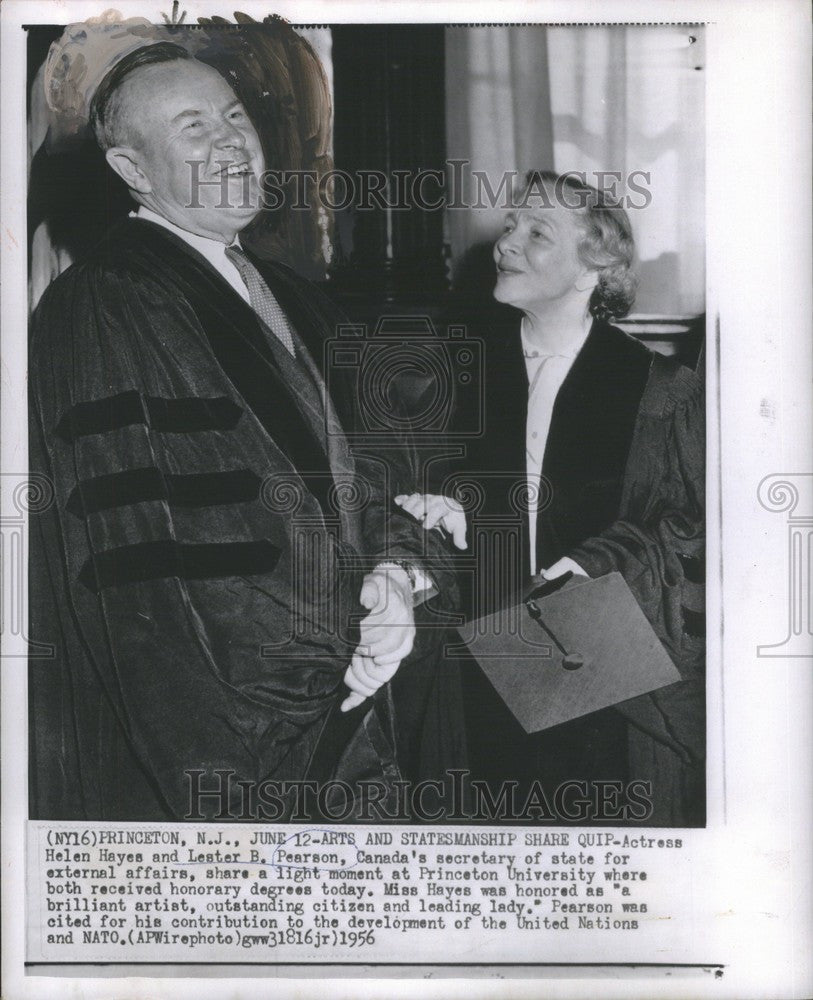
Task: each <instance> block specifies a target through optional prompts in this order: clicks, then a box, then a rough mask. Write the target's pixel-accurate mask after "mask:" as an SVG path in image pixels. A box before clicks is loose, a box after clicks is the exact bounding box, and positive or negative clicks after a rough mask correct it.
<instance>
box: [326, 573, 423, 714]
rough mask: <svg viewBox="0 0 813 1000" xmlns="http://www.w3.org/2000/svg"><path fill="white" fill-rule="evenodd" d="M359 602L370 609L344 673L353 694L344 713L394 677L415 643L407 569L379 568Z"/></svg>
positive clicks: (363, 588)
mask: <svg viewBox="0 0 813 1000" xmlns="http://www.w3.org/2000/svg"><path fill="white" fill-rule="evenodd" d="M359 600H360V601H361V603H362V605H363V606H364V607H365V608H367V609H368V610H369V612H370V613H369V614H368V615H367V616H366V617H365V618H362V620H361V639H360V642H359V644H358V646H357V647H356V651H355V652H354V653H353V658H352V659H351V661H350V666H349V667H348V668H347V670H346V671H345V675H344V683H345V684H346V685H347V686H348V687H349V688H350V692H351V693H350V694H349V695H348V697H347V698H345V699H344V701H343V702H342V706H341V709H342V711H343V712H348V711H350V709H351V708H355V707H356V706H357V705H360V704H361V703H362V702H363V701H364V699H365V698H368V697H369V696H370V695H372V694H375V692H376V691H377V690H378V689H379V688H380V687H381V685H382V684H386V682H387V681H388V680H390V679H391V678H392V677H393V676H394V675H395V672H396V670H397V669H398V667H399V666H400V665H401V660H403V659H404V658H405V657H407V656H409V654H410V653H411V652H412V646H413V644H414V642H415V614H414V611H413V608H412V587H411V585H410V582H409V577H408V576H407V574H406V572H405V570H403V569H401V568H400V567H397V566H392V567H390V566H387V567H386V568H383V567H379V568H376V569H374V570H373V571H372V573H368V574H367V575H366V576H365V577H364V582H363V583H362V586H361V594H360V596H359Z"/></svg>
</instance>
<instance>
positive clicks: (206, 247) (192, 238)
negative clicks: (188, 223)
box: [130, 205, 250, 302]
mask: <svg viewBox="0 0 813 1000" xmlns="http://www.w3.org/2000/svg"><path fill="white" fill-rule="evenodd" d="M130 216H131V218H137V219H144V220H146V221H147V222H155V223H157V225H159V226H163V227H164V229H168V230H169V231H170V232H171V233H174V234H175V235H176V236H178V237H179V238H180V239H182V240H183V241H184V243H186V244H187V245H188V246H190V247H192V249H193V250H197V252H198V253H199V254H200V255H201V256H202V257H203V258H205V260H207V261H208V262H209V263H210V264H211V265H212V267H213V268H214V269H215V270H216V271H217V273H218V274H219V275H221V277H223V278H225V279H226V281H228V283H229V284H230V285H231V286H232V288H233V289H234V290H235V291H236V292H237V294H238V295H239V296H240V297H241V298H242V299H244V300H245V301H246V302H249V301H250V299H249V294H248V289H247V288H246V285H245V282H244V281H243V279H242V277H241V275H240V272H239V271H238V270H237V268H236V267H235V266H234V264H233V263H232V262H231V261H230V260H229V258H228V257H227V256H226V244H225V243H223V242H222V241H221V240H215V239H211V238H210V237H208V236H199V235H198V234H197V233H190V232H188V231H187V230H186V229H181V227H180V226H176V225H175V223H174V222H170V221H169V219H165V218H164V217H163V215H158V213H157V212H153V211H152V210H151V209H149V208H145V207H144V206H143V205H139V207H138V211H137V212H131V213H130ZM232 246H239V243H238V241H237V239H235V240H234V242H233V243H232Z"/></svg>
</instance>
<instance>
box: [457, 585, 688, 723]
mask: <svg viewBox="0 0 813 1000" xmlns="http://www.w3.org/2000/svg"><path fill="white" fill-rule="evenodd" d="M551 591H553V592H551ZM460 634H461V636H462V637H463V639H464V640H465V642H466V643H467V645H468V647H469V651H470V652H471V654H472V655H473V656H474V658H475V659H476V660H477V662H478V663H479V664H480V666H481V667H482V669H483V671H484V672H485V674H486V676H487V677H488V679H489V680H490V681H491V683H492V684H493V685H494V687H495V688H496V690H497V692H498V694H499V695H500V696H501V697H502V699H503V701H505V703H506V705H507V706H508V707H509V708H510V709H511V711H512V712H513V714H514V715H515V717H516V718H517V721H518V722H519V723H520V724H521V725H522V727H523V728H524V729H525V731H526V732H528V733H536V732H539V731H541V730H543V729H550V728H551V727H552V726H557V725H559V723H561V722H568V721H569V720H570V719H576V718H578V717H579V716H581V715H587V714H589V713H590V712H596V711H598V710H599V709H601V708H607V707H608V706H610V705H617V704H618V703H619V702H622V701H626V700H627V699H629V698H635V697H637V696H638V695H641V694H646V693H647V692H649V691H654V690H656V689H657V688H660V687H665V686H666V685H667V684H674V683H675V682H676V681H679V680H680V674H679V673H678V671H677V669H676V668H675V665H674V664H673V663H672V660H671V659H670V658H669V655H668V654H667V652H666V650H665V649H664V648H663V646H662V645H661V643H660V641H659V639H658V637H657V636H656V635H655V633H654V632H653V630H652V626H651V625H650V624H649V622H648V621H647V620H646V618H645V617H644V613H643V612H642V611H641V609H640V607H639V606H638V603H637V602H636V600H635V598H634V597H633V595H632V592H631V591H630V589H629V587H628V586H627V584H626V583H625V582H624V579H623V577H622V576H621V575H620V574H619V573H609V574H608V575H607V576H602V577H598V578H597V579H595V580H592V579H587V578H586V577H581V576H574V577H572V578H570V579H568V580H567V581H566V582H564V584H561V583H559V581H551V583H549V584H545V585H543V586H541V587H538V588H536V589H535V590H533V591H531V592H530V594H529V595H526V597H525V600H522V601H519V602H517V603H516V604H514V605H512V606H511V607H510V608H507V609H505V610H503V611H501V612H497V613H495V614H492V615H487V616H486V617H484V618H480V619H477V620H476V621H474V622H470V623H468V624H467V625H466V626H464V627H463V628H461V629H460Z"/></svg>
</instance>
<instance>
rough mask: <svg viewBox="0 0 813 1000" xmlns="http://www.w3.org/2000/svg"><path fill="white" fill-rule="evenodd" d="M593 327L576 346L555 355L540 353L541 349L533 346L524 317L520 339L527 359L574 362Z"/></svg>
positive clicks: (547, 352)
mask: <svg viewBox="0 0 813 1000" xmlns="http://www.w3.org/2000/svg"><path fill="white" fill-rule="evenodd" d="M591 326H592V324H590V326H588V327H587V330H586V331H585V334H584V336H583V337H582V339H581V340H580V341H579V342H578V343H577V344H575V345H574V346H572V347H569V348H568V349H567V350H566V351H557V352H555V353H554V352H551V351H540V349H539V348H538V347H537V346H536V345H535V344H532V343H531V341H530V340H529V339H528V335H527V333H526V323H525V317H524V316H523V317H522V322H521V323H520V327H519V330H520V338H521V340H522V353H523V354H524V355H525V357H526V358H569V359H570V360H571V361H572V360H573V359H574V358H575V357H576V355H577V354H578V353H579V351H580V350H581V349H582V347H584V342H585V341H586V340H587V338H588V336H589V334H590V328H591Z"/></svg>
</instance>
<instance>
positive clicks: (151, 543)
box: [30, 219, 453, 820]
mask: <svg viewBox="0 0 813 1000" xmlns="http://www.w3.org/2000/svg"><path fill="white" fill-rule="evenodd" d="M258 266H260V267H261V269H262V271H263V274H264V277H265V278H266V280H267V281H268V283H269V285H270V287H271V288H272V290H273V291H274V293H275V295H276V296H277V298H278V299H279V301H280V303H281V304H282V305H283V308H284V309H285V310H286V313H287V315H288V316H289V318H290V320H291V322H292V324H293V326H294V328H295V331H296V345H297V355H298V357H297V360H296V361H294V360H293V359H291V358H290V356H289V355H288V354H287V351H286V350H285V349H284V347H282V346H281V345H280V344H279V342H278V341H277V340H276V338H274V337H273V336H272V335H269V333H268V331H267V330H265V329H264V328H263V327H262V324H261V323H260V321H259V320H258V318H257V316H256V314H255V313H254V312H253V310H252V309H251V308H250V307H249V306H248V305H247V304H246V303H245V302H244V300H243V299H242V298H241V297H240V296H239V295H237V293H236V292H234V290H233V289H232V288H231V287H230V286H229V285H228V283H227V282H225V281H224V280H223V279H222V278H221V277H220V276H219V275H218V274H217V273H216V272H215V271H214V270H213V269H212V268H211V266H210V265H209V264H208V263H207V262H206V261H205V260H204V259H203V258H202V257H200V256H199V255H198V254H197V253H196V252H194V251H193V250H191V249H190V248H189V247H188V246H187V245H186V244H185V243H184V242H183V241H182V240H180V239H178V238H177V237H175V236H174V235H173V234H171V233H169V232H167V231H166V230H165V229H164V228H163V227H160V226H157V225H154V224H152V223H149V222H146V221H144V220H138V219H128V220H126V221H125V222H123V223H122V224H120V225H119V226H117V227H116V229H115V230H114V231H113V232H111V234H110V235H109V237H108V238H107V239H106V240H105V241H104V242H103V243H102V244H101V245H100V246H99V247H98V248H97V250H96V251H95V252H94V253H93V254H92V255H91V256H90V257H89V258H88V259H87V260H86V261H85V262H83V263H81V264H78V265H75V266H73V267H72V268H70V269H69V270H68V271H67V272H66V273H65V274H63V275H61V276H60V277H59V278H58V279H57V280H56V281H55V282H54V283H53V284H52V285H51V286H50V287H49V289H48V290H47V291H46V293H45V295H44V296H43V299H42V302H41V304H40V306H39V308H38V310H37V312H36V314H35V316H34V320H33V325H32V334H31V349H30V397H31V404H32V419H31V468H32V470H34V471H37V472H41V473H44V474H45V475H47V476H49V477H50V479H51V480H52V482H53V484H54V487H55V502H54V504H53V505H52V506H51V508H50V509H48V510H47V511H45V512H44V513H42V514H41V515H38V516H37V517H36V518H32V526H31V561H30V566H31V574H30V581H31V584H30V591H31V592H30V598H31V634H32V635H33V636H35V637H36V638H37V639H39V640H40V641H44V642H50V643H51V644H52V645H53V647H54V649H55V657H54V658H53V659H52V660H50V661H36V660H34V661H32V664H31V670H30V690H31V698H30V705H31V775H30V777H31V815H32V816H35V817H38V818H51V819H57V818H69V819H143V820H147V819H168V818H172V819H183V818H184V817H186V816H188V815H189V812H190V808H189V788H190V778H189V776H188V772H189V771H194V770H203V771H205V772H206V776H205V777H204V778H203V779H202V785H203V786H205V787H212V781H213V780H214V779H213V777H212V774H213V772H214V771H215V770H218V769H219V770H221V771H223V772H230V773H231V774H232V776H233V781H232V783H231V784H230V785H229V786H228V787H229V788H230V789H231V792H232V794H231V796H230V797H229V798H228V804H229V805H228V808H229V810H230V813H231V815H240V814H241V810H244V806H245V801H246V798H245V794H244V792H242V791H241V790H240V789H239V787H238V786H236V784H235V783H236V782H237V781H239V780H242V781H245V782H249V783H254V784H255V785H256V784H258V783H260V782H262V781H264V780H266V779H273V780H277V781H284V780H290V779H302V778H305V777H318V778H320V779H324V778H327V777H334V778H340V779H343V780H346V781H347V782H349V783H353V782H355V781H357V780H359V779H360V778H370V779H377V780H381V781H383V782H384V783H385V784H386V785H387V787H391V786H392V783H393V782H394V781H395V780H397V779H398V778H400V777H401V774H402V769H401V768H399V757H400V756H401V752H400V750H399V748H398V747H397V746H396V736H397V729H398V720H397V718H396V711H395V706H394V703H393V692H392V689H391V687H392V686H391V685H385V686H384V688H382V689H381V690H380V691H379V693H378V694H377V695H376V697H375V698H374V699H370V700H369V701H367V702H366V703H365V704H364V706H362V707H361V708H360V709H358V710H356V713H355V714H354V719H355V724H354V726H353V727H352V728H351V729H349V730H348V727H347V725H346V724H345V725H344V726H343V728H342V732H341V738H340V739H338V740H336V739H334V740H333V741H332V743H331V747H332V751H333V753H334V756H333V757H331V756H329V755H328V756H327V757H326V756H325V755H324V754H321V755H320V754H319V753H317V752H316V751H317V747H318V746H319V745H320V739H322V738H323V737H324V736H325V735H326V734H327V733H328V731H329V726H330V724H331V723H330V722H329V720H330V719H331V718H336V708H337V704H338V702H339V701H340V700H341V698H342V696H343V694H346V693H347V692H346V689H344V688H343V685H342V676H343V673H344V670H345V669H346V666H347V663H348V661H349V654H350V652H351V651H352V649H353V647H354V644H355V643H356V642H357V640H358V631H357V628H355V627H353V626H352V624H348V622H349V619H350V616H351V615H354V614H355V615H358V613H359V612H361V613H363V609H361V608H360V606H359V605H358V594H359V589H360V583H361V577H362V575H363V572H364V571H365V570H367V569H369V568H370V567H371V566H372V565H374V564H375V563H376V562H378V561H380V560H381V559H382V558H388V557H389V558H393V557H409V558H410V559H411V560H412V561H414V562H418V563H420V562H421V558H422V556H424V555H425V539H424V538H423V533H422V532H420V530H416V527H415V525H413V524H410V523H409V519H407V518H405V517H401V516H400V515H399V514H398V513H397V512H396V513H394V514H393V513H392V511H391V509H390V503H389V498H390V497H391V496H392V495H393V494H394V493H395V492H397V491H398V490H399V489H402V488H404V486H405V485H406V481H405V479H404V477H408V474H409V473H408V470H407V469H405V468H401V467H399V465H398V461H397V460H390V461H389V462H386V463H382V462H377V463H376V462H375V461H371V460H370V458H369V455H367V456H365V455H364V454H356V453H355V452H354V448H353V446H352V444H351V441H350V439H349V437H348V434H349V431H348V428H350V427H352V426H353V421H354V420H355V419H356V417H355V410H354V403H353V400H352V398H351V397H350V395H349V394H348V392H346V391H345V389H344V388H343V385H342V376H341V372H338V373H337V372H332V373H327V372H325V370H324V367H323V361H324V357H325V356H326V355H325V351H324V349H323V348H324V344H325V342H326V341H328V340H329V339H330V338H331V337H332V336H334V334H335V330H336V325H337V324H338V323H339V322H341V320H342V317H341V316H340V315H339V314H338V312H337V310H336V309H335V307H334V306H332V304H331V303H330V302H329V301H328V300H327V299H326V298H325V297H324V296H323V295H321V294H320V293H319V292H318V291H317V289H315V288H314V286H313V285H312V284H310V283H308V282H305V281H303V280H302V279H300V278H298V277H297V276H296V275H295V274H294V273H293V272H291V271H290V270H288V269H287V268H285V267H283V266H281V265H277V264H271V263H265V264H263V263H262V262H258ZM325 381H327V382H328V384H329V390H330V391H329V394H328V395H327V397H326V399H325V397H324V395H323V392H322V390H323V388H324V383H325ZM433 573H434V575H435V578H436V580H437V581H438V583H439V584H440V589H441V591H442V592H443V590H444V589H446V590H447V592H451V591H449V588H450V586H451V584H450V583H449V581H448V580H446V581H444V579H443V574H442V570H440V569H439V563H438V561H437V560H434V561H433ZM452 590H453V588H452ZM421 679H422V687H420V691H421V696H422V697H423V698H424V701H423V704H424V705H425V704H426V703H427V702H429V701H431V695H432V692H431V691H430V692H429V693H427V690H428V689H431V677H430V676H429V673H428V670H427V669H426V668H425V665H424V669H423V672H422V673H421ZM443 680H444V681H445V680H446V678H443ZM410 693H411V692H410V691H408V692H407V694H406V695H405V696H404V697H407V698H408V695H409V694H410ZM434 693H436V692H434ZM416 711H417V710H416V709H415V707H414V705H412V704H407V705H406V709H405V714H406V716H407V717H409V718H410V719H412V720H413V721H416V720H415V718H414V716H415V715H416ZM440 715H441V716H442V712H441V713H440ZM436 721H437V720H436ZM421 722H422V719H418V720H417V723H416V724H420V723H421ZM340 728H341V727H340ZM410 737H411V740H410V741H408V742H410V747H411V748H414V745H415V744H419V743H420V734H417V735H416V734H414V733H411V734H410ZM410 752H411V750H410ZM315 766H316V767H317V770H318V771H319V773H318V774H314V773H313V769H314V767H315ZM219 787H221V788H222V787H223V784H222V782H221V784H220V786H219ZM255 807H256V799H255V800H253V804H252V806H251V808H250V809H249V814H248V815H246V813H245V811H243V815H244V817H245V818H249V816H250V814H251V812H252V810H253V809H254V808H255ZM219 810H221V803H220V802H218V801H217V800H215V799H214V798H212V799H210V800H208V801H206V802H205V803H204V805H203V811H204V812H205V813H206V814H211V815H214V814H217V813H218V811H219ZM255 815H256V814H255Z"/></svg>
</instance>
